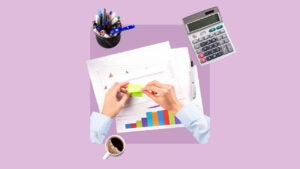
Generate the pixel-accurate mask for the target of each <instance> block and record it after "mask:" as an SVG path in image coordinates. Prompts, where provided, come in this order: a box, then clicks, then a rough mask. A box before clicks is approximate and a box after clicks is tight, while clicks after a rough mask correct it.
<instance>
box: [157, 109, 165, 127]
mask: <svg viewBox="0 0 300 169" xmlns="http://www.w3.org/2000/svg"><path fill="white" fill-rule="evenodd" d="M157 115H158V124H159V125H160V126H163V125H164V116H163V111H162V110H161V111H157Z"/></svg>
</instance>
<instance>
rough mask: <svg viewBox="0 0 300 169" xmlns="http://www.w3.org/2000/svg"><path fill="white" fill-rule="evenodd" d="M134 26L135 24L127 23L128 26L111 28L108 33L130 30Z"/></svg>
mask: <svg viewBox="0 0 300 169" xmlns="http://www.w3.org/2000/svg"><path fill="white" fill-rule="evenodd" d="M133 28H135V25H129V26H125V27H119V28H116V29H112V30H111V31H110V34H111V35H112V34H114V33H118V32H122V31H125V30H130V29H133Z"/></svg>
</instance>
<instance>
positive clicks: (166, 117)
mask: <svg viewBox="0 0 300 169" xmlns="http://www.w3.org/2000/svg"><path fill="white" fill-rule="evenodd" d="M163 115H164V124H165V125H169V124H170V121H169V113H168V110H163Z"/></svg>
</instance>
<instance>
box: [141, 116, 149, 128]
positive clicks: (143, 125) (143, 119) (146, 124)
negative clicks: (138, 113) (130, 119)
mask: <svg viewBox="0 0 300 169" xmlns="http://www.w3.org/2000/svg"><path fill="white" fill-rule="evenodd" d="M147 126H148V123H147V118H142V127H147Z"/></svg>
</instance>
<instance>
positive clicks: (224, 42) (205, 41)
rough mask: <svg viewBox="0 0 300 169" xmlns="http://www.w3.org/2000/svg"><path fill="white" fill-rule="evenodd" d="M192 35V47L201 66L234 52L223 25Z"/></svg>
mask: <svg viewBox="0 0 300 169" xmlns="http://www.w3.org/2000/svg"><path fill="white" fill-rule="evenodd" d="M196 34H197V35H198V34H199V32H197V33H194V34H193V35H192V37H193V38H192V40H191V42H192V46H193V48H194V50H195V52H196V53H197V55H198V59H199V60H200V62H201V64H203V63H205V62H208V61H211V60H213V59H216V58H218V57H220V56H223V55H226V54H228V53H231V52H233V51H234V49H233V46H232V45H231V42H230V40H229V38H228V36H227V34H226V31H225V29H224V27H223V25H218V26H216V27H213V28H210V29H208V30H207V31H206V32H204V31H202V32H201V33H200V35H199V36H197V35H196Z"/></svg>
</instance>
